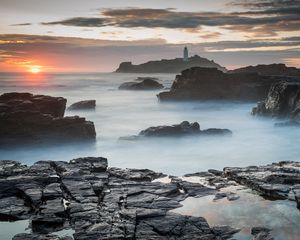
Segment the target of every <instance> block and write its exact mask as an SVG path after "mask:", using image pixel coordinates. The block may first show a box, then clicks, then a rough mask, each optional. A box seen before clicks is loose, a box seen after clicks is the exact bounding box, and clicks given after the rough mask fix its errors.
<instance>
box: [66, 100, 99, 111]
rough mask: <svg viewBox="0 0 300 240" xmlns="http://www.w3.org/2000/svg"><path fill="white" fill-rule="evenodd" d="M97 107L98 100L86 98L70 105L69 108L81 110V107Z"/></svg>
mask: <svg viewBox="0 0 300 240" xmlns="http://www.w3.org/2000/svg"><path fill="white" fill-rule="evenodd" d="M95 107H96V100H85V101H80V102H76V103H73V104H72V105H71V106H70V107H68V109H69V110H81V109H95Z"/></svg>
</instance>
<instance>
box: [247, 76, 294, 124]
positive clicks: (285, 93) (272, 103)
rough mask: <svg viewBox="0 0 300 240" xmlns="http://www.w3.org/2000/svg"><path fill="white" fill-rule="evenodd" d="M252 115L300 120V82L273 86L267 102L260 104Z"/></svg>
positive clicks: (253, 110)
mask: <svg viewBox="0 0 300 240" xmlns="http://www.w3.org/2000/svg"><path fill="white" fill-rule="evenodd" d="M252 114H253V115H259V116H270V117H278V118H290V119H292V120H300V82H287V81H285V82H279V83H276V84H273V85H272V87H271V88H270V91H269V93H268V96H267V98H266V100H265V101H263V102H259V103H258V104H257V106H256V107H254V108H253V109H252Z"/></svg>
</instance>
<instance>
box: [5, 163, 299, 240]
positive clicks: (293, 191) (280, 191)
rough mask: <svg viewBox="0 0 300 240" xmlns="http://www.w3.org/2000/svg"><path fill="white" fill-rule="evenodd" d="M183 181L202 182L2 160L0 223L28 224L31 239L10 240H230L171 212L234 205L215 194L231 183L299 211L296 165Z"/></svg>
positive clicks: (264, 232) (257, 232) (102, 167)
mask: <svg viewBox="0 0 300 240" xmlns="http://www.w3.org/2000/svg"><path fill="white" fill-rule="evenodd" d="M185 177H200V178H201V179H202V180H201V181H200V182H201V184H200V183H192V182H188V181H185V180H184V178H180V177H176V176H167V175H165V174H163V173H158V172H154V171H151V170H148V169H120V168H108V164H107V159H105V158H101V157H97V158H96V157H86V158H77V159H73V160H71V161H69V162H63V161H39V162H36V163H35V164H33V165H32V166H26V165H23V164H21V163H19V162H16V161H11V160H2V161H0V220H1V221H16V220H20V219H29V220H30V227H31V230H32V233H20V234H17V235H16V236H15V237H14V238H13V239H14V240H21V239H22V240H23V239H37V240H41V239H44V240H47V239H51V240H52V239H53V240H54V239H55V240H56V239H57V240H58V239H65V240H67V239H72V238H71V237H59V236H55V235H53V234H51V233H55V232H57V231H59V230H63V229H69V228H72V229H73V230H74V234H73V238H74V239H75V240H83V239H84V240H86V239H229V238H231V237H232V236H233V235H234V234H235V233H237V232H238V231H239V230H238V229H234V228H231V227H229V226H214V227H210V226H209V225H208V223H207V221H206V220H205V219H204V218H203V217H193V216H184V215H180V214H176V213H173V212H171V211H169V210H172V209H175V208H178V207H180V206H181V204H180V202H181V201H183V200H184V199H186V198H187V197H203V196H207V195H215V199H220V198H223V197H227V198H228V200H230V201H234V200H236V199H237V198H238V196H236V195H232V193H225V194H224V192H222V191H219V190H220V189H222V188H225V187H228V186H232V185H236V182H237V183H239V184H241V185H246V186H248V187H249V188H251V189H253V190H256V191H258V192H259V193H260V194H261V195H262V196H264V197H265V198H268V199H269V198H272V199H274V200H276V199H290V200H293V201H296V202H297V204H298V208H299V209H300V204H299V200H300V163H299V162H287V161H286V162H279V163H273V164H270V165H266V166H249V167H245V168H233V167H231V168H229V167H227V168H224V170H223V171H218V170H213V169H210V170H208V171H207V172H197V173H192V174H186V175H185ZM165 179H168V181H165ZM233 180H234V181H233ZM220 217H222V216H220ZM251 234H252V235H253V239H264V240H266V239H273V238H272V236H271V235H270V230H269V229H266V228H263V227H262V226H258V227H255V228H253V229H252V232H251Z"/></svg>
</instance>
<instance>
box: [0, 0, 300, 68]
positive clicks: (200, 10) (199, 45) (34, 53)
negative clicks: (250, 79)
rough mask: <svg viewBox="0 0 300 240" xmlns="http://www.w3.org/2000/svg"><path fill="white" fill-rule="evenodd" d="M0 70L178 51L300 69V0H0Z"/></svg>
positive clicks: (102, 64) (111, 63)
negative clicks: (185, 49)
mask: <svg viewBox="0 0 300 240" xmlns="http://www.w3.org/2000/svg"><path fill="white" fill-rule="evenodd" d="M0 15H1V22H0V71H27V70H28V69H30V68H32V67H34V66H36V67H39V68H41V69H42V70H43V71H53V72H61V71H66V72H70V71H78V72H86V71H93V72H99V71H102V72H108V71H113V70H114V69H115V68H116V67H117V66H118V64H119V63H120V62H122V61H132V62H133V63H136V64H137V63H142V62H145V61H148V60H156V59H162V58H174V57H181V55H182V49H183V47H184V46H185V45H187V46H188V48H189V50H190V53H191V54H198V55H200V56H203V57H207V58H209V59H214V60H215V61H216V62H218V63H220V64H221V65H223V66H225V67H227V68H228V69H232V68H236V67H240V66H245V65H256V64H260V63H279V62H283V63H286V64H287V65H289V66H297V67H300V54H299V53H300V0H272V1H271V0H251V1H249V0H214V1H212V0H185V1H182V0H172V1H170V0H149V1H142V0H127V1H124V0H123V1H121V0H110V1H103V0H88V1H87V0H85V1H81V0H51V1H41V0H26V1H25V0H0Z"/></svg>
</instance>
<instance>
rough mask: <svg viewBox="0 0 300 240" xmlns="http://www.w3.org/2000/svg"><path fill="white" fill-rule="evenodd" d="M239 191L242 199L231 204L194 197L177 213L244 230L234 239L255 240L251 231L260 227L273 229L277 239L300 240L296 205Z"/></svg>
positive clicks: (299, 221)
mask: <svg viewBox="0 0 300 240" xmlns="http://www.w3.org/2000/svg"><path fill="white" fill-rule="evenodd" d="M230 190H232V189H230ZM237 192H238V194H239V196H240V198H239V199H238V200H235V201H228V200H227V199H226V198H224V199H220V200H217V201H213V198H214V196H212V195H210V196H206V197H201V198H192V197H190V198H187V199H186V200H184V201H183V202H181V203H182V204H183V207H181V208H178V209H175V210H173V212H176V213H180V214H186V215H192V216H201V217H204V218H206V220H207V221H208V223H209V224H210V226H216V225H229V226H231V227H235V228H240V229H242V230H241V232H240V233H238V234H236V235H235V236H234V238H235V239H238V240H246V239H252V237H251V235H250V230H251V228H252V227H257V226H263V227H268V228H271V229H272V235H273V236H274V238H275V240H299V239H300V211H299V210H298V209H297V208H296V203H295V202H293V201H289V200H277V201H269V200H265V199H263V198H262V197H260V196H258V195H256V194H253V192H251V191H250V190H239V191H237ZM245 226H246V227H245Z"/></svg>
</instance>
